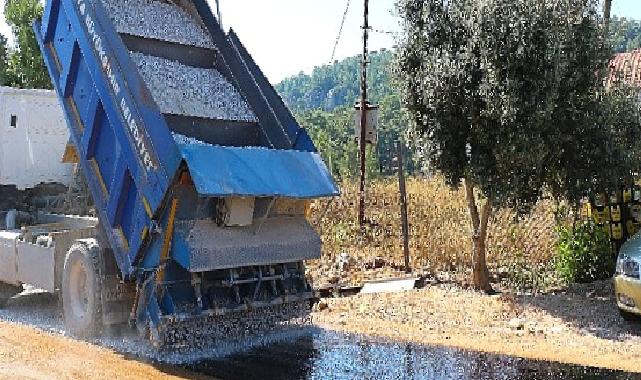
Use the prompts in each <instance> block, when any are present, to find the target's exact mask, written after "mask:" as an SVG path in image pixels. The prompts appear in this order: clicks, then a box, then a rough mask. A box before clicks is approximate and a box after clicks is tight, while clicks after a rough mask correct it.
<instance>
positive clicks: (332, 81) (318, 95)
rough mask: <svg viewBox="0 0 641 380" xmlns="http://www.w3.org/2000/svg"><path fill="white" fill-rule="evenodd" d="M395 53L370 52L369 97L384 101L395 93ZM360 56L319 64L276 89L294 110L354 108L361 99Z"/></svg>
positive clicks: (385, 51)
mask: <svg viewBox="0 0 641 380" xmlns="http://www.w3.org/2000/svg"><path fill="white" fill-rule="evenodd" d="M393 57H394V54H393V53H392V52H391V51H387V50H381V51H380V52H374V53H372V54H371V55H370V62H371V63H370V64H369V66H368V74H367V75H368V98H369V100H370V101H372V102H381V101H383V98H385V97H386V96H389V95H391V94H392V93H393V92H392V91H393V90H392V86H391V85H390V73H391V67H392V61H393ZM360 75H361V57H360V56H355V57H351V58H347V59H345V60H342V61H336V62H334V63H333V64H331V65H325V66H319V67H316V68H315V69H314V71H313V72H312V74H311V75H307V74H304V73H302V72H301V73H300V74H298V75H296V76H293V77H290V78H287V79H285V80H283V81H282V82H281V83H279V84H278V85H277V86H276V90H277V91H278V92H279V93H280V95H281V96H282V97H283V99H284V100H285V102H286V103H287V105H289V107H290V108H291V109H292V110H293V111H294V112H304V111H308V110H312V109H319V110H327V111H332V110H334V109H336V108H340V107H353V106H354V103H355V102H356V100H358V99H360V77H361V76H360Z"/></svg>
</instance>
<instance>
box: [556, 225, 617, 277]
mask: <svg viewBox="0 0 641 380" xmlns="http://www.w3.org/2000/svg"><path fill="white" fill-rule="evenodd" d="M557 232H558V241H557V244H556V262H555V267H556V270H557V272H558V274H559V276H560V277H561V278H563V279H564V280H565V281H566V282H568V283H571V282H578V283H586V282H592V281H595V280H604V279H606V278H609V277H611V276H612V274H613V273H614V258H613V257H612V255H611V254H610V243H609V239H608V236H607V235H606V233H605V231H604V230H603V228H602V227H599V226H597V225H596V224H595V223H594V222H592V221H587V220H586V221H577V222H575V223H573V224H567V225H560V226H559V227H558V228H557Z"/></svg>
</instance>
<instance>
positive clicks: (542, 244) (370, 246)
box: [308, 177, 556, 287]
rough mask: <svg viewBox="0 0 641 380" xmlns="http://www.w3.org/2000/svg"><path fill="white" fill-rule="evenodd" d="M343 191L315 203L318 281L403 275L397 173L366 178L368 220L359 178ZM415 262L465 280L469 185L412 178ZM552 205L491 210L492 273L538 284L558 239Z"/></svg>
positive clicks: (422, 269)
mask: <svg viewBox="0 0 641 380" xmlns="http://www.w3.org/2000/svg"><path fill="white" fill-rule="evenodd" d="M340 187H341V196H340V197H338V198H337V199H334V200H333V201H328V200H321V201H317V202H315V203H314V204H313V205H312V222H313V224H314V226H315V228H316V229H317V231H318V232H319V234H320V235H321V239H322V242H323V250H322V257H321V259H320V260H315V261H312V262H310V263H308V269H309V272H310V273H311V275H312V277H313V280H314V281H315V282H316V283H323V282H330V283H344V284H346V285H355V284H358V283H362V281H365V280H371V279H380V278H386V277H391V276H398V275H402V273H403V269H404V256H403V236H402V226H401V217H400V200H399V192H398V183H397V181H396V179H395V178H393V177H392V178H387V179H376V180H373V181H371V182H370V183H369V184H368V190H367V213H366V215H367V226H366V228H365V234H361V233H360V227H359V226H358V223H357V212H358V207H357V206H358V184H357V183H356V182H350V181H346V182H343V183H341V184H340ZM407 201H408V218H409V236H410V262H411V267H412V268H413V270H414V273H415V274H421V275H427V276H434V277H436V276H442V277H443V276H444V277H449V278H451V279H453V280H455V281H459V282H463V283H465V282H466V281H467V278H469V276H468V274H469V270H470V268H471V267H472V244H471V222H470V217H469V212H468V208H467V204H466V200H465V193H464V190H462V189H459V190H452V189H450V188H449V187H448V186H446V185H445V184H444V183H443V180H442V179H441V178H439V177H431V178H417V177H412V178H408V179H407ZM554 210H555V206H554V203H553V202H552V201H549V200H544V201H541V202H539V204H537V205H536V207H534V209H533V210H532V213H531V214H529V215H527V216H525V217H521V218H518V217H517V215H516V214H514V213H513V212H511V211H509V210H501V211H498V212H497V213H495V214H494V215H493V217H492V218H491V221H490V225H489V234H488V241H487V243H488V245H487V261H488V266H489V267H490V271H491V273H492V275H493V276H494V279H495V281H499V282H504V283H506V284H507V285H509V286H512V287H532V286H540V285H541V283H542V282H544V281H545V279H543V278H541V276H548V275H549V272H550V269H551V262H552V258H553V253H554V245H555V241H556V238H555V218H554Z"/></svg>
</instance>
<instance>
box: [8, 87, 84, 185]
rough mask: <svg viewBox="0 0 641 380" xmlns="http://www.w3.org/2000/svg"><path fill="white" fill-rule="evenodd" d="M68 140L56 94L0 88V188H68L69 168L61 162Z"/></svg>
mask: <svg viewBox="0 0 641 380" xmlns="http://www.w3.org/2000/svg"><path fill="white" fill-rule="evenodd" d="M12 117H13V119H14V121H15V125H12ZM68 139H69V132H68V130H67V126H66V122H65V119H64V116H63V113H62V109H61V108H60V105H59V103H58V98H57V96H56V94H55V92H53V91H48V90H19V89H15V88H10V87H0V185H15V186H16V187H17V188H18V189H21V190H22V189H25V188H32V187H35V186H36V185H38V184H40V183H61V184H64V185H69V183H70V181H71V178H72V173H71V171H72V166H71V165H70V164H63V163H62V162H61V160H62V155H63V153H64V150H65V146H66V144H67V141H68Z"/></svg>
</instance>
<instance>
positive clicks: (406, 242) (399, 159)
mask: <svg viewBox="0 0 641 380" xmlns="http://www.w3.org/2000/svg"><path fill="white" fill-rule="evenodd" d="M396 164H397V165H398V192H399V195H400V201H401V202H400V203H401V228H402V231H403V257H404V258H405V273H411V272H412V268H411V266H410V233H409V223H408V221H407V190H406V188H405V165H404V164H403V144H402V143H401V140H400V139H399V140H398V141H396Z"/></svg>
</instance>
